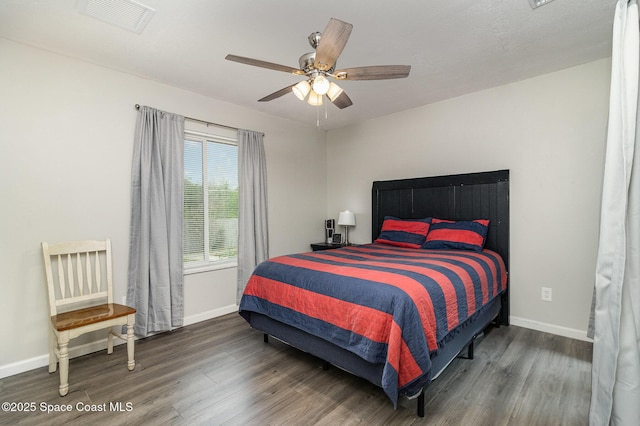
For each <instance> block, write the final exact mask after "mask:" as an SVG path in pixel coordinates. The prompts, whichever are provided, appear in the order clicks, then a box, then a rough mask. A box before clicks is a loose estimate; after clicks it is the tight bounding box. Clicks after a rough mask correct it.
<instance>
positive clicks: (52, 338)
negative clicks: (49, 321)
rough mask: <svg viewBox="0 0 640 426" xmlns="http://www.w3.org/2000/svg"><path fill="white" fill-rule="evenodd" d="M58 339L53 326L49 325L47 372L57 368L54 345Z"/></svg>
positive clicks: (52, 371)
mask: <svg viewBox="0 0 640 426" xmlns="http://www.w3.org/2000/svg"><path fill="white" fill-rule="evenodd" d="M57 342H58V339H57V338H56V333H55V332H54V331H53V327H49V373H55V372H56V370H57V369H58V357H57V356H56V347H57Z"/></svg>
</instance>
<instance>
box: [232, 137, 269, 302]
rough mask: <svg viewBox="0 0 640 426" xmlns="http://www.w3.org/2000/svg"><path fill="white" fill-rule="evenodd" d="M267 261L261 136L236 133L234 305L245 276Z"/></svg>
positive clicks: (264, 180) (265, 167)
mask: <svg viewBox="0 0 640 426" xmlns="http://www.w3.org/2000/svg"><path fill="white" fill-rule="evenodd" d="M268 258H269V229H268V222H267V162H266V158H265V155H264V143H263V140H262V133H259V132H254V131H251V130H242V129H241V130H238V288H237V294H236V303H237V304H240V298H241V297H242V292H243V291H244V288H245V287H246V285H247V281H248V280H249V276H250V275H251V273H252V272H253V270H254V269H255V267H256V266H257V265H258V264H259V263H260V262H263V261H265V260H267V259H268Z"/></svg>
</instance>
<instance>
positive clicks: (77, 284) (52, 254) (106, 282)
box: [42, 239, 113, 316]
mask: <svg viewBox="0 0 640 426" xmlns="http://www.w3.org/2000/svg"><path fill="white" fill-rule="evenodd" d="M42 254H43V256H44V264H45V271H46V276H47V287H48V293H49V307H50V310H51V315H52V316H53V315H56V314H57V313H58V310H57V308H58V307H63V306H67V305H72V304H77V303H80V304H82V305H84V306H90V305H91V304H97V303H105V302H106V303H113V295H112V291H113V284H112V266H111V241H110V240H109V239H107V240H105V241H73V242H67V243H59V244H51V245H49V244H47V243H42ZM103 264H104V266H105V267H104V268H103ZM56 269H57V274H56V273H55V272H56V271H55V270H56ZM56 277H57V280H56V279H55V278H56ZM105 299H106V300H105Z"/></svg>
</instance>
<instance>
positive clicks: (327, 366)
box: [322, 361, 331, 371]
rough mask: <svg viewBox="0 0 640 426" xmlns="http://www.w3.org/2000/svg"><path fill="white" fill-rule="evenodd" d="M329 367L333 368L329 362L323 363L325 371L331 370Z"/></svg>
mask: <svg viewBox="0 0 640 426" xmlns="http://www.w3.org/2000/svg"><path fill="white" fill-rule="evenodd" d="M329 367H331V364H330V363H328V362H327V361H322V369H323V370H324V371H327V370H328V369H329Z"/></svg>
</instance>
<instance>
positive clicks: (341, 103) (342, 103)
mask: <svg viewBox="0 0 640 426" xmlns="http://www.w3.org/2000/svg"><path fill="white" fill-rule="evenodd" d="M331 102H333V104H334V105H335V106H337V107H338V108H340V109H344V108H346V107H348V106H351V105H353V102H351V99H350V98H349V96H347V94H346V93H345V92H342V93H340V95H339V96H338V97H337V98H335V99H334V100H333V101H331Z"/></svg>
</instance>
